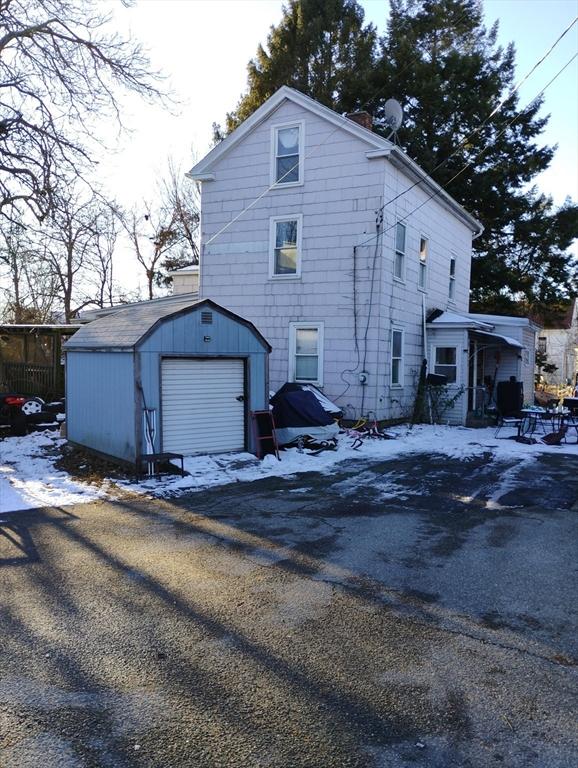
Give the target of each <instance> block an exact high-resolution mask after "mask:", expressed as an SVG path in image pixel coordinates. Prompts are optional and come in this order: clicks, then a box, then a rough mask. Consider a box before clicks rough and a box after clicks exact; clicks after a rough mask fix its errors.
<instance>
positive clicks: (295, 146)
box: [273, 125, 302, 184]
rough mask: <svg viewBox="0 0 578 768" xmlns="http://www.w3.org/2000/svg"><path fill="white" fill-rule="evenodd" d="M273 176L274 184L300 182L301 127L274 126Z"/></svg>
mask: <svg viewBox="0 0 578 768" xmlns="http://www.w3.org/2000/svg"><path fill="white" fill-rule="evenodd" d="M273 141H274V145H275V146H274V150H275V152H274V154H275V159H274V177H273V182H274V183H275V184H299V183H300V182H301V164H302V163H301V158H300V154H301V128H300V126H299V125H291V126H287V127H285V126H284V127H282V128H275V130H274V133H273Z"/></svg>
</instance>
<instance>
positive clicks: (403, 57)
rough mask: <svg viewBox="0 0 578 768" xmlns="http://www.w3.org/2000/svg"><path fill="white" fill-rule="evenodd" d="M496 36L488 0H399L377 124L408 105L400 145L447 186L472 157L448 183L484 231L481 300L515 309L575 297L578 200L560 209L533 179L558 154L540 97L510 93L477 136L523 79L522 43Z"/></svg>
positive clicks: (476, 272) (478, 248)
mask: <svg viewBox="0 0 578 768" xmlns="http://www.w3.org/2000/svg"><path fill="white" fill-rule="evenodd" d="M496 37H497V24H494V25H493V27H491V29H489V30H487V29H486V28H485V27H484V24H483V19H482V9H481V3H480V2H479V0H391V15H390V19H389V25H388V30H387V35H386V36H385V38H384V40H383V41H382V44H383V57H382V60H381V62H380V75H379V80H380V81H381V82H382V83H384V84H386V87H385V90H384V92H383V94H381V100H380V101H375V102H374V103H373V104H372V107H373V110H374V112H375V115H376V117H377V118H378V124H379V119H380V118H382V117H383V113H382V109H383V103H384V102H383V99H385V98H388V97H391V96H395V98H397V99H398V100H399V101H401V103H402V104H403V105H404V112H405V116H404V124H403V126H402V128H401V129H400V132H399V137H400V141H401V144H402V146H403V147H404V149H405V150H406V151H407V153H408V154H409V155H410V157H412V158H414V159H415V160H416V161H417V162H418V163H419V164H420V165H421V166H422V167H423V168H424V169H425V170H426V171H428V172H430V173H431V174H432V176H433V177H434V179H435V180H436V181H437V182H438V183H439V184H442V185H445V184H448V182H450V180H451V179H452V177H453V176H454V175H455V174H456V173H458V172H459V171H460V170H461V169H462V168H463V167H464V165H465V164H466V163H468V162H471V163H472V166H471V167H470V168H468V169H467V170H465V171H464V172H463V173H462V174H461V175H460V176H458V177H457V178H456V179H455V180H454V181H451V183H449V185H448V192H449V193H450V194H451V195H452V196H453V197H454V198H456V200H458V202H460V203H461V204H462V205H463V206H464V207H465V208H466V209H467V210H469V211H470V212H471V213H473V214H474V215H475V216H477V217H478V218H479V219H480V221H481V222H482V223H483V224H484V227H485V231H484V233H483V235H482V236H481V237H480V238H479V239H477V240H476V241H475V242H474V260H473V264H472V304H473V307H474V308H476V309H478V310H479V309H486V310H496V311H515V308H516V305H517V304H518V303H519V302H520V301H522V302H523V303H524V304H530V305H536V304H540V303H543V302H549V301H552V300H555V299H557V298H559V297H560V295H561V294H562V295H571V294H573V293H575V291H576V276H575V265H574V263H573V261H572V259H571V257H570V255H569V254H568V252H567V249H568V247H569V246H570V245H571V243H572V240H573V239H574V238H575V237H577V236H578V208H577V207H576V206H575V205H573V204H572V203H571V202H570V201H567V202H566V203H565V204H564V206H563V207H562V208H561V209H559V210H556V208H555V207H554V205H553V202H552V200H551V199H550V198H548V197H547V196H545V195H542V194H539V193H538V191H537V190H536V189H535V188H534V187H532V186H531V182H532V180H533V179H534V178H535V177H536V175H537V174H539V173H540V172H541V171H543V170H545V169H546V168H547V167H548V166H549V164H550V162H551V160H552V157H553V154H554V148H552V147H548V146H539V144H538V143H537V141H538V140H539V137H540V134H541V133H542V131H543V130H544V127H545V125H546V122H547V118H543V117H538V112H539V110H540V107H541V105H542V100H541V99H537V100H536V101H534V102H533V103H532V104H531V105H530V106H528V107H525V108H522V109H521V108H520V106H519V104H518V97H517V95H513V96H511V97H510V98H508V99H507V101H506V102H505V103H504V104H503V106H502V107H501V109H500V111H499V112H498V113H497V114H496V115H495V116H494V117H493V118H491V119H490V120H488V121H487V122H486V123H485V124H484V125H483V127H482V128H481V130H479V131H478V132H476V133H474V134H473V135H471V134H472V132H474V131H475V130H476V129H477V128H478V126H480V124H482V123H483V121H484V120H485V119H486V118H487V116H488V115H489V114H490V113H491V112H492V110H493V109H494V107H495V106H496V105H497V104H498V103H499V102H500V100H501V99H503V98H506V97H507V96H508V94H509V92H510V91H511V89H512V87H513V86H514V74H515V72H514V63H515V61H514V60H515V51H514V46H513V45H509V46H508V47H507V48H506V49H505V50H504V49H502V48H500V47H498V46H497V44H496ZM512 121H513V122H512ZM510 123H511V124H510ZM456 150H457V151H456ZM448 158H449V159H448ZM434 169H436V170H434Z"/></svg>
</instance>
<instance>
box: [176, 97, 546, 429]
mask: <svg viewBox="0 0 578 768" xmlns="http://www.w3.org/2000/svg"><path fill="white" fill-rule="evenodd" d="M368 120H369V121H370V117H369V115H367V113H358V114H356V115H353V116H349V117H344V116H342V115H339V114H337V113H336V112H334V111H332V110H331V109H328V108H327V107H325V106H322V105H321V104H318V103H317V102H316V101H314V100H312V99H310V98H309V97H307V96H304V95H303V94H301V93H299V92H297V91H295V90H293V89H291V88H288V87H283V88H281V89H280V90H279V91H277V93H275V94H274V95H273V96H272V97H271V98H270V99H269V100H268V101H267V102H265V103H264V104H263V105H262V106H261V107H260V108H259V109H258V110H257V111H256V112H255V113H254V114H253V115H251V117H249V118H248V119H247V120H246V121H245V122H244V123H243V124H242V125H240V126H239V127H238V128H237V129H236V130H235V131H234V132H233V133H231V134H230V135H229V136H228V137H227V138H226V139H225V140H224V141H222V142H221V143H220V144H218V145H217V146H216V147H215V148H214V149H213V150H212V151H211V152H209V154H208V155H207V156H206V157H205V158H203V160H201V161H200V162H199V163H198V164H197V165H196V166H195V167H194V168H193V169H192V170H191V171H190V173H189V176H190V177H191V178H192V179H195V180H197V181H199V182H201V187H202V197H201V201H202V203H201V232H202V234H201V238H202V240H201V258H200V284H199V292H200V296H201V297H203V298H211V299H213V300H214V301H216V302H218V303H219V304H222V305H224V306H226V307H228V308H230V309H231V310H233V311H234V312H238V313H239V314H241V315H242V316H244V317H246V318H248V319H249V320H251V321H252V322H253V323H254V324H255V325H256V326H257V328H258V329H259V330H260V331H261V333H262V334H263V335H264V336H265V337H266V338H267V340H268V341H269V343H270V344H271V346H272V348H273V352H272V355H271V362H270V384H271V388H272V389H276V388H278V387H279V386H281V385H282V384H283V383H284V382H286V381H298V382H310V383H313V384H316V385H317V386H318V387H320V388H322V389H323V391H324V392H325V394H326V395H328V396H329V397H330V398H331V399H333V400H334V401H335V402H336V403H337V404H338V405H340V406H341V407H342V408H343V409H344V410H345V412H346V413H347V415H349V416H351V417H354V416H355V417H357V416H360V415H373V414H375V416H376V417H377V418H378V419H382V418H397V417H403V416H407V415H408V414H409V413H410V412H411V408H412V405H413V402H414V398H415V393H416V384H417V380H418V376H419V371H420V366H421V364H422V361H423V359H424V358H426V359H427V360H428V370H429V371H430V372H432V373H433V372H437V373H443V374H445V375H446V376H447V377H448V382H449V384H450V385H451V386H452V387H453V388H454V389H455V390H456V391H457V390H459V389H462V388H463V395H460V396H459V397H458V400H457V402H456V405H455V407H454V408H453V411H452V414H451V418H452V420H453V421H456V422H463V421H464V420H465V417H466V412H467V411H468V409H472V408H473V407H474V406H475V401H472V396H471V394H470V395H468V392H467V391H466V390H467V387H468V386H470V387H471V386H475V385H476V383H479V382H480V381H482V380H483V375H482V373H483V370H484V365H485V363H484V360H483V354H482V357H480V354H481V353H480V352H479V351H478V350H481V351H482V353H483V352H484V351H485V350H486V349H488V348H489V346H490V345H492V344H493V345H496V346H498V347H500V348H502V347H503V348H504V354H505V355H508V354H509V355H511V356H512V359H515V360H516V365H518V363H519V365H518V369H517V370H516V372H515V373H517V374H518V376H519V377H520V376H521V373H522V370H521V367H520V366H521V365H522V363H521V362H520V361H521V360H522V354H521V350H522V347H523V343H522V340H521V330H520V334H518V335H520V339H519V340H516V339H515V338H513V336H514V335H515V334H512V333H510V334H508V335H507V336H506V335H504V334H503V331H502V335H497V334H495V333H493V331H494V330H495V325H496V323H495V322H492V320H491V318H487V317H486V318H485V319H484V321H483V322H478V321H477V320H476V319H475V316H472V315H468V305H469V287H470V263H471V249H472V239H473V238H475V237H476V236H478V235H479V234H480V233H481V231H482V226H481V224H480V223H479V222H478V221H476V219H475V218H474V217H473V216H471V215H470V214H469V213H468V212H467V211H466V210H464V209H463V208H462V207H461V206H460V205H458V203H456V201H455V200H454V199H453V198H452V197H451V196H450V195H449V194H448V193H447V192H446V191H444V190H443V189H442V188H440V187H439V186H438V185H437V184H436V183H435V182H434V181H433V179H431V178H430V177H429V176H427V174H425V173H424V171H423V170H422V169H421V168H420V167H419V166H418V165H417V164H416V163H415V162H413V161H412V160H411V159H410V158H409V157H408V156H407V155H406V154H405V153H404V151H403V150H402V149H401V148H400V147H398V146H395V145H394V144H393V143H392V142H390V141H387V140H385V139H384V138H382V137H380V136H378V135H377V134H375V133H373V132H372V130H371V125H370V122H369V123H368ZM432 310H442V311H443V312H446V313H447V314H446V315H445V316H444V318H445V320H446V321H448V322H443V320H442V321H440V317H439V312H438V313H437V315H438V317H437V318H436V322H435V323H433V324H430V323H428V322H427V318H428V317H429V315H430V314H431V312H432ZM477 331H480V333H483V334H485V336H481V335H480V336H478V335H476V334H477ZM492 335H493V338H491V337H492ZM476 340H477V342H479V344H480V346H479V347H476V350H475V351H473V350H474V348H473V346H472V344H473V343H474V341H476ZM489 360H490V362H489V367H490V368H491V369H492V372H493V367H494V366H493V358H492V359H490V358H489ZM474 361H475V362H474ZM531 364H532V366H533V359H532V361H531ZM478 366H481V368H480V369H479V370H478ZM474 368H476V370H474ZM531 371H532V369H530V373H531Z"/></svg>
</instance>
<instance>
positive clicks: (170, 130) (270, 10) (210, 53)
mask: <svg viewBox="0 0 578 768" xmlns="http://www.w3.org/2000/svg"><path fill="white" fill-rule="evenodd" d="M361 5H362V6H363V7H364V9H365V12H366V20H367V21H371V22H373V23H374V24H375V25H376V26H377V28H378V31H379V32H383V31H384V29H385V23H386V19H387V9H388V3H387V2H386V0H361ZM112 7H113V8H114V14H115V23H116V25H117V26H118V28H119V30H121V31H122V32H123V33H126V32H127V31H128V32H130V34H131V35H133V36H134V37H135V38H137V39H138V40H140V41H141V42H142V43H143V45H144V46H145V47H146V48H147V49H148V51H149V53H150V57H151V60H152V62H153V64H154V66H155V67H157V68H158V69H161V70H162V71H163V72H164V74H165V75H166V77H167V84H168V85H170V87H171V88H172V89H173V91H174V93H175V94H176V96H177V98H178V100H179V102H180V103H179V106H178V107H177V108H176V110H175V111H176V114H171V113H170V112H169V111H168V110H167V109H165V108H162V107H159V106H155V107H153V106H143V105H142V104H139V103H137V102H136V101H134V100H132V99H131V100H130V101H129V102H128V103H127V114H126V115H125V119H126V122H127V123H128V125H130V126H131V128H132V132H131V134H130V136H128V137H124V138H123V139H122V140H121V141H120V142H119V143H118V145H117V151H116V152H114V153H110V154H108V155H107V156H106V157H104V158H102V161H101V164H100V173H101V175H102V178H103V180H105V182H106V184H107V186H108V187H109V188H110V190H111V192H113V193H114V194H115V195H116V197H117V198H118V199H119V200H120V202H122V203H125V204H130V203H132V202H139V201H141V200H142V199H143V198H144V197H148V196H150V195H151V194H152V191H153V189H154V185H155V179H156V178H158V176H159V174H162V173H163V172H164V170H165V168H166V163H167V158H168V156H172V157H173V158H175V159H176V161H177V162H179V163H181V164H182V167H183V169H184V170H186V169H187V168H188V167H190V165H191V164H192V159H193V153H194V154H196V156H197V158H198V159H200V158H201V157H202V156H203V155H204V154H205V153H206V152H207V151H208V149H209V146H210V140H211V124H212V123H213V121H216V122H223V120H224V117H225V114H226V112H227V111H229V110H231V109H233V108H234V106H235V104H236V103H237V100H238V98H239V96H240V94H241V93H242V92H243V91H244V89H245V86H246V65H247V62H248V60H249V59H250V58H251V57H252V56H254V54H255V51H256V48H257V45H258V44H259V43H265V41H266V37H267V33H268V31H269V28H270V26H271V25H272V24H277V23H278V22H279V20H280V18H281V13H282V2H281V1H280V0H138V2H137V3H136V4H135V5H133V6H132V7H130V8H127V9H125V8H123V7H122V6H121V5H120V4H119V3H118V2H115V3H114V4H113V5H112ZM484 8H485V17H486V23H487V25H490V24H492V23H493V22H494V21H495V20H499V23H500V33H499V40H500V42H501V43H502V44H504V45H505V44H507V43H508V42H510V41H513V42H514V43H515V45H516V50H517V59H516V60H517V77H518V78H522V77H523V76H524V75H526V73H527V72H528V71H529V70H530V69H531V68H532V66H533V65H534V64H535V63H536V62H537V61H538V59H539V58H540V57H541V56H542V55H543V54H544V53H546V51H547V50H548V48H549V47H550V46H551V45H552V43H553V42H554V41H555V40H556V38H557V37H558V36H559V35H560V33H561V32H562V31H563V30H564V29H565V28H566V27H567V26H568V24H569V23H570V22H571V21H572V19H573V18H574V17H575V16H576V15H577V13H578V0H485V2H484ZM577 50H578V24H577V25H575V26H574V28H573V29H572V30H571V31H570V33H568V34H567V35H566V37H565V38H564V40H562V41H561V42H560V44H559V45H558V46H557V47H556V49H555V50H554V51H553V52H552V54H551V55H550V56H549V57H548V58H547V59H546V61H545V62H544V63H543V64H542V65H541V66H540V67H539V68H538V69H537V70H536V72H534V73H533V74H532V75H531V77H530V78H529V79H528V80H527V82H526V83H525V84H524V85H523V86H522V88H521V89H520V104H521V105H525V104H526V103H527V102H529V101H530V100H532V99H533V98H534V97H535V96H536V94H537V93H538V92H539V91H540V90H541V88H543V87H544V86H545V85H546V84H547V83H548V82H549V80H550V79H551V78H552V77H553V76H554V75H555V74H556V72H558V70H559V69H560V68H561V67H562V66H563V65H564V64H565V63H566V62H567V61H568V60H569V59H570V58H571V56H572V55H573V54H574V53H575V52H576V51H577ZM543 111H544V113H545V114H550V115H551V119H550V123H549V126H548V129H547V131H546V133H545V134H544V141H545V142H548V143H550V144H558V147H559V149H558V152H557V155H556V158H555V160H554V162H553V163H552V166H551V168H550V169H549V170H548V171H546V172H545V173H544V174H543V175H542V176H541V177H540V178H539V186H540V188H541V189H542V190H543V191H544V192H547V193H548V194H551V195H552V196H553V197H554V199H555V201H556V202H557V203H561V202H563V200H564V198H565V197H566V196H567V195H571V196H572V197H573V198H574V199H578V60H576V61H575V62H574V63H573V65H571V66H570V67H569V68H568V69H567V70H566V71H565V72H564V73H563V74H562V75H561V76H560V77H559V78H558V80H557V81H556V82H555V83H554V84H553V85H552V86H551V87H550V88H549V89H548V91H547V92H546V94H545V106H544V110H543ZM401 140H402V144H403V137H401ZM448 191H449V192H450V193H451V188H450V189H449V190H448Z"/></svg>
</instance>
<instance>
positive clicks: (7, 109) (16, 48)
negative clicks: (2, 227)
mask: <svg viewBox="0 0 578 768" xmlns="http://www.w3.org/2000/svg"><path fill="white" fill-rule="evenodd" d="M110 21H111V17H110V16H109V15H108V14H107V13H105V12H103V9H102V6H101V5H100V3H99V0H0V213H2V214H3V215H4V216H7V217H12V216H13V215H14V211H13V209H14V206H18V207H21V208H22V207H25V208H26V207H27V208H28V209H29V210H30V211H32V213H33V214H34V215H35V217H36V218H37V219H39V220H43V219H45V218H46V217H47V215H48V213H49V211H50V210H51V208H52V207H53V206H54V204H55V188H56V186H57V183H56V182H57V179H58V177H59V176H61V175H62V174H63V173H64V174H66V175H67V176H69V177H71V176H78V175H79V174H82V173H83V172H84V170H85V169H86V167H87V165H88V164H90V162H91V156H92V153H93V150H94V135H95V130H94V123H95V120H96V119H97V118H102V117H103V116H104V115H106V114H108V115H111V114H112V115H113V116H114V118H115V119H116V120H117V122H118V124H119V125H121V124H122V121H121V112H122V108H121V103H120V102H119V100H118V94H119V88H120V89H121V90H127V89H128V91H131V92H133V93H137V94H139V95H141V96H143V97H145V98H147V99H150V100H154V99H156V98H158V97H159V96H160V95H161V94H160V92H159V89H158V87H157V84H158V82H159V78H158V76H157V75H156V74H154V73H152V72H151V69H150V64H149V61H148V58H147V57H146V56H145V55H144V53H143V51H142V49H141V47H140V45H139V44H137V43H134V42H133V41H131V40H124V39H122V38H121V37H119V36H118V35H117V34H114V33H111V32H109V31H108V29H109V27H110Z"/></svg>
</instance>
